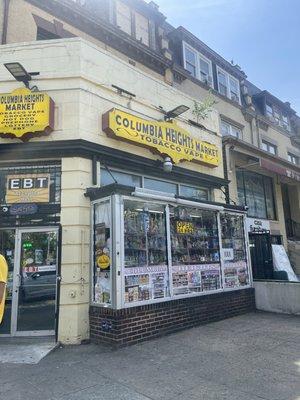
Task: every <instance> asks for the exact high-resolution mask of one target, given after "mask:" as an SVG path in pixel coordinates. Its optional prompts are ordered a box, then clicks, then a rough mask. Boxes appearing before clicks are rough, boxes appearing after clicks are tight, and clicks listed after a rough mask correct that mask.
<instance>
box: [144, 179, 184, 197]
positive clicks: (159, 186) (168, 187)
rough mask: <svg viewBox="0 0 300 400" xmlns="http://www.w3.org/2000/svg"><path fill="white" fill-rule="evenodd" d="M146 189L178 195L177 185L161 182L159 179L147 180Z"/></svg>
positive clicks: (145, 180)
mask: <svg viewBox="0 0 300 400" xmlns="http://www.w3.org/2000/svg"><path fill="white" fill-rule="evenodd" d="M144 187H145V188H146V189H151V190H157V191H158V192H166V193H172V194H177V185H176V184H175V183H170V182H165V181H160V180H158V179H150V178H145V179H144Z"/></svg>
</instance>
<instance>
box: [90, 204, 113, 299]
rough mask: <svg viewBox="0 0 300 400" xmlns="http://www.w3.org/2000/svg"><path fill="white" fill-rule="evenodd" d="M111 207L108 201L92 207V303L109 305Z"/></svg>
mask: <svg viewBox="0 0 300 400" xmlns="http://www.w3.org/2000/svg"><path fill="white" fill-rule="evenodd" d="M110 228H111V206H110V201H105V202H103V203H99V204H96V205H95V206H94V271H95V274H94V301H95V302H96V303H100V304H110V303H111V238H110Z"/></svg>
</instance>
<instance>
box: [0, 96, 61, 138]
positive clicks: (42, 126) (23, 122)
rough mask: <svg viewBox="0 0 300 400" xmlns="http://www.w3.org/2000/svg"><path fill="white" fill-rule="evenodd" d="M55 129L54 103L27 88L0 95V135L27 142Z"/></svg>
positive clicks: (47, 97)
mask: <svg viewBox="0 0 300 400" xmlns="http://www.w3.org/2000/svg"><path fill="white" fill-rule="evenodd" d="M53 129H54V103H53V100H52V99H51V98H50V97H49V96H48V95H47V94H46V93H42V92H32V91H31V90H29V89H27V88H21V89H16V90H14V91H13V92H11V93H3V94H0V135H2V136H5V137H17V138H19V139H21V140H26V139H28V138H29V137H30V136H37V135H38V134H41V133H49V132H51V131H52V130H53Z"/></svg>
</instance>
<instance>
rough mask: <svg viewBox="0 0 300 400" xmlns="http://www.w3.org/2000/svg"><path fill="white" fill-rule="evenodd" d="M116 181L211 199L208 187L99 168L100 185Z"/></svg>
mask: <svg viewBox="0 0 300 400" xmlns="http://www.w3.org/2000/svg"><path fill="white" fill-rule="evenodd" d="M116 182H117V183H119V184H121V185H127V186H133V187H144V188H146V189H150V190H156V191H159V192H166V193H171V194H180V196H183V197H189V198H193V199H195V200H202V201H208V200H211V193H210V190H209V189H208V188H201V187H194V186H188V185H180V184H177V183H172V182H167V181H162V180H159V179H152V178H148V177H144V178H143V177H142V176H139V175H135V174H130V173H126V172H121V171H116V170H114V169H105V168H101V177H100V183H101V186H107V185H111V184H112V183H116Z"/></svg>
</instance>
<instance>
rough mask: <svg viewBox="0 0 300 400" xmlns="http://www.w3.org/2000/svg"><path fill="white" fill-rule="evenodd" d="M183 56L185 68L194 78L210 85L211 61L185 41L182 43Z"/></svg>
mask: <svg viewBox="0 0 300 400" xmlns="http://www.w3.org/2000/svg"><path fill="white" fill-rule="evenodd" d="M183 58H184V67H185V69H187V70H188V71H189V72H190V73H191V75H192V76H193V77H194V78H197V79H199V80H200V81H201V82H203V83H205V84H206V85H208V86H212V84H213V78H212V63H211V61H210V60H209V59H208V58H206V57H205V56H203V55H202V54H201V53H199V52H198V51H196V50H195V49H193V48H192V47H190V46H189V45H187V44H186V43H183Z"/></svg>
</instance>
